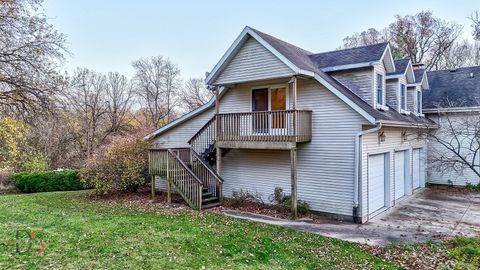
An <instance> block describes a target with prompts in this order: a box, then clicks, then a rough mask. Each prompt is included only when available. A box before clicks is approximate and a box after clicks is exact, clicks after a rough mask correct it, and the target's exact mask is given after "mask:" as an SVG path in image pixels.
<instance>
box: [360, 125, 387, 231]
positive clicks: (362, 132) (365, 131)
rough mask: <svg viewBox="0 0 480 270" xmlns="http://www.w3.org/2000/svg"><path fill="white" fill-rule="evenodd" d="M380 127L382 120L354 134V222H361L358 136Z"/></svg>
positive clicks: (377, 129)
mask: <svg viewBox="0 0 480 270" xmlns="http://www.w3.org/2000/svg"><path fill="white" fill-rule="evenodd" d="M381 128H382V122H380V123H379V124H378V125H377V126H376V127H374V128H371V129H367V130H364V131H360V132H358V133H357V135H356V136H355V178H354V189H353V190H354V192H353V221H354V222H355V223H361V222H362V220H361V219H362V216H361V213H359V200H358V195H359V193H360V190H359V187H360V181H361V177H360V159H361V145H360V138H361V137H362V136H363V135H367V134H370V133H373V132H377V131H379V130H380V129H381Z"/></svg>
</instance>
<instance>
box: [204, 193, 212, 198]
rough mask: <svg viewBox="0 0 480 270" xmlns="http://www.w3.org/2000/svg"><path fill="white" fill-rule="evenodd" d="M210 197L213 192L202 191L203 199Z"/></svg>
mask: <svg viewBox="0 0 480 270" xmlns="http://www.w3.org/2000/svg"><path fill="white" fill-rule="evenodd" d="M210 197H212V192H203V193H202V199H205V198H210Z"/></svg>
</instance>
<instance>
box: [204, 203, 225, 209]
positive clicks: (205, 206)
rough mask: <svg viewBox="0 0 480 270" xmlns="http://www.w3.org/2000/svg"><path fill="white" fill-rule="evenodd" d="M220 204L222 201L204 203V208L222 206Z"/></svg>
mask: <svg viewBox="0 0 480 270" xmlns="http://www.w3.org/2000/svg"><path fill="white" fill-rule="evenodd" d="M220 205H222V203H221V202H214V203H209V204H203V205H202V209H209V208H213V207H217V206H220Z"/></svg>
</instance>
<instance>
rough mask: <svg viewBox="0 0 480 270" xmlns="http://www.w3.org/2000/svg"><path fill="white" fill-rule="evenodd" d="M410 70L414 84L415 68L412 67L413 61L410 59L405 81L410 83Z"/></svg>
mask: <svg viewBox="0 0 480 270" xmlns="http://www.w3.org/2000/svg"><path fill="white" fill-rule="evenodd" d="M408 70H410V73H411V74H412V78H413V82H415V72H413V66H412V60H411V59H408V65H407V68H406V69H405V81H406V82H408V75H407V73H408Z"/></svg>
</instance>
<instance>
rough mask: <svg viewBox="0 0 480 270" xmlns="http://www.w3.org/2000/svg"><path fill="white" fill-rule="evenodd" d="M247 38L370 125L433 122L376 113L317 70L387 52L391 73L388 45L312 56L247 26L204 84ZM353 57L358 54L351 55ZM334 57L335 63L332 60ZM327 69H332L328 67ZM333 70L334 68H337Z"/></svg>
mask: <svg viewBox="0 0 480 270" xmlns="http://www.w3.org/2000/svg"><path fill="white" fill-rule="evenodd" d="M250 37H252V38H254V39H255V40H256V41H258V42H259V43H260V44H261V45H263V46H264V47H265V48H266V49H267V50H269V51H270V52H271V53H272V54H273V55H275V56H276V57H278V59H280V60H281V61H282V62H283V63H285V64H286V65H287V66H288V67H290V68H291V69H292V70H293V71H294V72H295V73H296V74H297V75H302V76H306V77H311V78H314V79H315V80H317V81H318V82H319V83H320V84H322V85H324V86H325V87H326V88H327V89H328V90H330V91H331V92H332V93H333V94H335V95H336V96H337V97H338V98H340V99H341V100H343V101H344V102H345V103H346V104H347V105H349V106H350V107H351V108H352V109H353V110H355V111H357V112H358V113H359V114H361V115H362V116H363V117H365V119H366V120H367V121H368V122H370V123H372V124H375V123H379V122H382V123H387V124H388V123H391V124H398V125H405V124H406V125H418V124H426V125H431V124H432V123H433V122H431V121H430V120H428V119H425V118H419V117H416V116H414V115H413V114H411V115H409V116H408V115H402V114H400V113H398V112H397V111H396V110H394V109H391V110H389V111H378V110H376V109H375V108H373V107H372V106H371V105H370V104H368V103H367V102H366V101H365V100H363V99H362V98H361V97H359V96H358V95H356V94H355V93H354V92H353V91H352V90H350V89H349V88H348V86H346V85H344V84H342V83H340V82H339V81H337V80H336V79H334V78H333V77H332V76H330V75H328V74H327V73H325V72H324V71H323V70H322V68H321V67H322V66H324V65H327V64H325V63H324V62H323V61H325V60H324V58H323V57H327V58H329V59H332V61H334V62H333V64H334V65H337V64H340V65H342V64H347V65H348V64H365V63H368V64H369V65H372V64H375V63H378V62H379V61H381V60H382V59H385V55H386V54H387V53H388V54H389V57H388V61H390V62H391V63H392V69H393V70H394V64H393V58H392V56H391V52H390V46H389V45H388V43H379V44H374V45H370V46H364V47H360V48H352V49H345V50H339V51H334V52H328V53H323V54H312V53H311V52H309V51H307V50H304V49H302V48H299V47H297V46H295V45H292V44H290V43H288V42H285V41H283V40H280V39H278V38H276V37H273V36H271V35H268V34H266V33H263V32H261V31H258V30H256V29H253V28H251V27H248V26H247V27H245V29H243V31H242V32H241V33H240V35H239V36H238V37H237V39H235V41H234V43H233V44H232V45H231V46H230V48H229V49H228V50H227V52H226V53H225V54H224V55H223V57H222V58H221V59H220V61H219V62H218V63H217V64H216V65H215V67H214V68H213V70H212V72H210V73H209V74H208V75H207V78H206V80H205V82H206V83H207V84H211V83H212V82H213V81H214V80H215V78H216V77H217V76H218V75H219V73H220V72H221V71H222V69H223V68H225V66H226V65H228V63H229V61H230V60H231V59H232V58H233V57H234V56H235V54H236V52H238V50H239V49H240V48H241V46H242V45H243V43H244V42H245V41H246V40H247V39H248V38H250ZM355 54H359V55H357V56H355ZM334 56H337V58H335V57H334ZM342 56H345V57H342ZM347 56H348V57H347ZM334 58H335V60H333V59H334ZM363 61H366V62H363ZM331 67H335V66H333V65H331ZM336 67H337V68H338V66H336ZM334 70H336V69H334ZM351 87H352V86H351ZM226 91H227V90H226V89H224V88H222V90H221V92H220V93H221V95H223V94H224V93H225V92H226ZM221 95H220V96H221ZM213 106H214V100H213V99H212V100H210V101H209V102H208V103H207V104H205V105H203V106H201V107H200V108H198V109H196V110H194V111H191V112H189V113H187V114H185V115H183V116H182V117H180V118H178V119H176V120H174V121H173V122H171V123H169V124H168V125H166V126H164V127H162V128H160V129H158V130H156V131H155V132H153V133H151V134H149V135H148V136H146V137H145V139H151V138H154V137H156V136H158V135H159V134H161V133H163V132H165V131H167V130H169V129H171V128H173V127H175V126H177V125H179V124H181V123H183V122H184V121H187V120H189V119H190V118H192V117H194V116H196V115H198V114H200V113H202V112H204V111H206V110H208V109H210V108H212V107H213Z"/></svg>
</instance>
